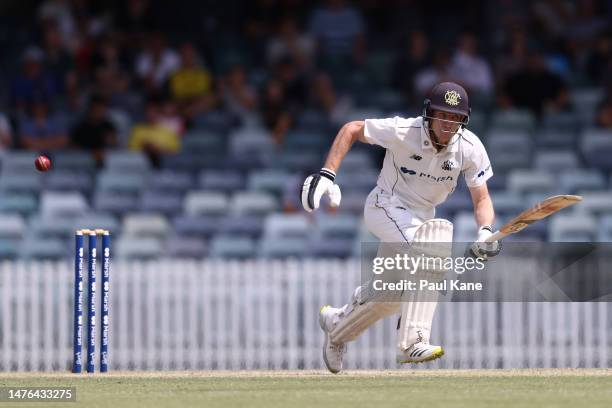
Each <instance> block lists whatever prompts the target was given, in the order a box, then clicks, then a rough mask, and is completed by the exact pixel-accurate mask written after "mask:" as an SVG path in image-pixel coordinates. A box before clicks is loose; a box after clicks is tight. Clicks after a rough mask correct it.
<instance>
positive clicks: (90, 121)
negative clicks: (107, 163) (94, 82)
mask: <svg viewBox="0 0 612 408" xmlns="http://www.w3.org/2000/svg"><path fill="white" fill-rule="evenodd" d="M70 145H71V147H75V148H78V149H83V150H88V151H90V152H91V153H92V154H93V156H94V158H95V160H96V162H97V163H98V165H99V166H102V165H103V162H104V156H105V153H106V149H108V148H112V147H115V146H116V145H117V130H116V129H115V126H114V125H113V123H112V122H111V121H110V120H109V119H108V104H107V102H106V100H105V99H103V98H102V97H100V96H94V97H93V98H92V100H91V102H90V103H89V108H88V110H87V116H86V117H85V118H84V119H83V120H81V121H80V122H79V123H77V125H76V126H75V127H74V129H73V130H72V132H71V134H70Z"/></svg>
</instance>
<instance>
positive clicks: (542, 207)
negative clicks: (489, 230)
mask: <svg viewBox="0 0 612 408" xmlns="http://www.w3.org/2000/svg"><path fill="white" fill-rule="evenodd" d="M580 201H582V197H581V196H577V195H556V196H552V197H548V198H547V199H545V200H544V201H541V202H539V203H537V204H536V205H534V206H533V207H531V208H529V209H527V210H525V211H523V212H522V213H520V214H519V215H517V216H516V217H514V218H513V219H512V220H510V221H508V222H507V223H505V224H504V225H503V226H502V227H501V228H500V229H499V231H496V232H495V233H494V234H493V235H491V236H490V237H489V238H488V239H487V242H493V241H497V240H499V239H501V238H503V237H506V236H508V235H510V234H515V233H517V232H519V231H521V230H523V229H524V228H527V227H528V226H529V225H531V224H533V223H534V222H536V221H539V220H541V219H543V218H546V217H548V216H549V215H551V214H554V213H556V212H558V211H561V210H562V209H564V208H566V207H570V206H572V205H574V204H577V203H579V202H580Z"/></svg>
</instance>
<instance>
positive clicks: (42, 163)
mask: <svg viewBox="0 0 612 408" xmlns="http://www.w3.org/2000/svg"><path fill="white" fill-rule="evenodd" d="M34 164H35V165H36V170H38V171H47V170H49V169H50V168H51V160H49V158H48V157H47V156H38V157H37V158H36V161H35V162H34Z"/></svg>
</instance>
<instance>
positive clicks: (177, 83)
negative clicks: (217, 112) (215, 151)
mask: <svg viewBox="0 0 612 408" xmlns="http://www.w3.org/2000/svg"><path fill="white" fill-rule="evenodd" d="M169 85H170V92H171V94H172V97H173V99H174V100H175V101H176V102H177V103H178V104H179V108H180V110H181V112H183V113H184V116H185V117H187V118H193V117H194V116H195V115H197V114H198V113H200V112H202V111H205V110H209V109H211V108H212V107H213V106H214V105H215V103H216V98H215V96H214V93H213V78H212V75H211V74H210V72H208V71H207V70H206V69H204V66H203V64H202V61H201V60H200V57H199V55H198V52H197V50H196V48H195V46H194V45H193V44H192V43H185V44H183V45H182V46H181V50H180V65H179V67H178V69H177V70H176V71H175V72H174V73H173V75H172V77H171V78H170V84H169Z"/></svg>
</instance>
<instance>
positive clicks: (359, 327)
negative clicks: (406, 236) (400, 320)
mask: <svg viewBox="0 0 612 408" xmlns="http://www.w3.org/2000/svg"><path fill="white" fill-rule="evenodd" d="M398 245H399V246H398ZM398 245H395V244H381V245H380V246H379V247H378V252H377V254H376V256H377V257H392V256H394V254H395V253H397V251H398V250H401V248H402V245H405V244H402V243H400V244H398ZM404 248H405V247H404ZM404 250H405V249H404ZM391 273H392V272H390V274H391ZM368 283H369V282H368ZM368 283H366V284H364V285H363V286H358V287H357V288H356V289H355V291H354V293H353V297H352V299H351V302H350V303H348V304H346V305H344V306H343V307H342V309H341V310H342V311H341V312H340V313H339V314H338V315H337V316H336V317H335V319H334V322H333V323H334V328H333V329H332V331H331V332H330V340H331V342H332V343H334V344H342V343H346V342H348V341H351V340H355V339H356V338H357V337H359V335H361V333H363V332H364V331H365V330H366V329H367V328H368V327H370V326H371V325H373V324H374V323H376V322H377V321H379V320H380V319H382V318H384V317H387V316H390V315H392V314H395V313H397V312H399V310H400V305H401V303H400V300H401V297H400V295H398V296H396V297H395V301H393V300H394V299H393V298H392V297H391V296H389V294H388V293H385V292H375V293H372V291H370V290H369V286H368ZM390 300H391V301H390Z"/></svg>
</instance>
